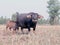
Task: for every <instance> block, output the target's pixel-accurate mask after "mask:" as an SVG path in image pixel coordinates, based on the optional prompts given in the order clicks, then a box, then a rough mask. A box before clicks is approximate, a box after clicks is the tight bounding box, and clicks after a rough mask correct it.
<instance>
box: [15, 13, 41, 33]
mask: <svg viewBox="0 0 60 45" xmlns="http://www.w3.org/2000/svg"><path fill="white" fill-rule="evenodd" d="M41 17H42V16H41V15H39V14H38V13H34V12H30V13H23V14H19V13H17V18H16V26H15V29H18V27H21V31H22V32H23V28H28V31H30V28H33V31H35V28H36V24H37V21H38V18H41Z"/></svg>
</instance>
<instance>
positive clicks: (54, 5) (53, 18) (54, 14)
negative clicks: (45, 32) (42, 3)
mask: <svg viewBox="0 0 60 45" xmlns="http://www.w3.org/2000/svg"><path fill="white" fill-rule="evenodd" d="M47 8H48V13H49V17H50V21H49V22H50V24H51V25H54V24H58V22H59V14H60V13H59V11H60V3H59V1H58V0H49V1H48V6H47Z"/></svg>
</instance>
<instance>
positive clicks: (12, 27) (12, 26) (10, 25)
mask: <svg viewBox="0 0 60 45" xmlns="http://www.w3.org/2000/svg"><path fill="white" fill-rule="evenodd" d="M15 24H16V23H15V21H12V20H9V21H8V22H7V23H6V29H8V28H9V29H10V30H11V29H14V27H15Z"/></svg>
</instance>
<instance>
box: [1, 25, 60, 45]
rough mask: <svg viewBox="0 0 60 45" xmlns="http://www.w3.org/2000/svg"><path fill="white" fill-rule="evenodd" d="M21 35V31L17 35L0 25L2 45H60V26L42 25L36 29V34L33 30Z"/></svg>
mask: <svg viewBox="0 0 60 45" xmlns="http://www.w3.org/2000/svg"><path fill="white" fill-rule="evenodd" d="M27 31H28V30H27V29H25V30H24V32H25V34H21V30H20V29H19V30H18V31H17V32H16V33H13V31H12V30H11V31H10V30H9V29H8V30H6V29H5V26H4V25H0V45H60V26H59V25H54V26H46V25H41V26H38V25H37V27H36V31H35V33H33V30H32V29H31V32H30V33H29V34H26V32H27Z"/></svg>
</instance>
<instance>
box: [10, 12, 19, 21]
mask: <svg viewBox="0 0 60 45" xmlns="http://www.w3.org/2000/svg"><path fill="white" fill-rule="evenodd" d="M18 14H19V12H16V13H15V14H12V17H11V19H12V20H13V21H16V15H18Z"/></svg>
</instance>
